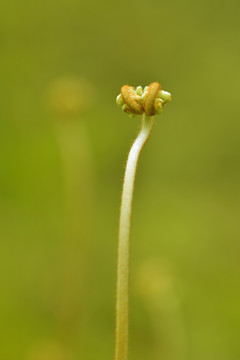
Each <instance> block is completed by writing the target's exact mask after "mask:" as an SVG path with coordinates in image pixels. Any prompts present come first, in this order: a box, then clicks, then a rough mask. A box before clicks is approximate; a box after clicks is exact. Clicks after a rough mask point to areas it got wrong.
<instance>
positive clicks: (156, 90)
mask: <svg viewBox="0 0 240 360" xmlns="http://www.w3.org/2000/svg"><path fill="white" fill-rule="evenodd" d="M171 99H172V96H171V94H170V93H169V92H167V91H164V90H161V85H160V84H159V83H158V82H155V83H152V84H150V85H149V86H145V87H144V89H143V88H142V87H141V86H137V87H136V88H134V87H132V86H128V85H124V86H123V87H122V88H121V93H120V94H119V95H118V96H117V99H116V103H117V105H119V106H121V108H122V110H123V111H124V112H126V113H127V114H128V115H129V116H130V117H132V118H133V117H135V116H137V115H140V114H143V113H144V112H145V113H146V115H148V116H154V115H156V114H160V113H161V112H162V111H163V106H164V105H165V104H167V103H168V102H170V101H171Z"/></svg>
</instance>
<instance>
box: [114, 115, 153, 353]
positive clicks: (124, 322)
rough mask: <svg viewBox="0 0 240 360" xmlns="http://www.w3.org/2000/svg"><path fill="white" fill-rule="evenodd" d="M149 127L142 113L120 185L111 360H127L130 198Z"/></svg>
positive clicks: (150, 119)
mask: <svg viewBox="0 0 240 360" xmlns="http://www.w3.org/2000/svg"><path fill="white" fill-rule="evenodd" d="M152 127H153V118H152V117H147V116H146V115H145V114H144V115H143V120H142V128H141V131H140V133H139V135H138V137H137V138H136V140H135V141H134V143H133V146H132V148H131V150H130V152H129V155H128V160H127V166H126V171H125V176H124V182H123V192H122V202H121V210H120V227H119V245H118V268H117V319H116V349H115V360H127V354H128V297H129V238H130V223H131V213H132V198H133V191H134V181H135V175H136V169H137V163H138V159H139V155H140V153H141V151H142V149H143V147H144V145H145V144H146V142H147V140H148V138H149V136H150V134H151V130H152Z"/></svg>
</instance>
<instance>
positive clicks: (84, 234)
mask: <svg viewBox="0 0 240 360" xmlns="http://www.w3.org/2000/svg"><path fill="white" fill-rule="evenodd" d="M90 92H91V87H90V85H89V84H88V82H87V81H86V80H83V79H78V78H75V77H62V78H59V79H58V80H57V81H55V82H54V83H53V84H52V86H51V88H50V101H51V105H52V106H51V107H52V109H53V111H54V113H55V116H56V118H55V124H54V129H55V133H56V138H57V141H58V145H59V151H60V156H61V165H62V175H63V180H64V181H63V184H64V188H63V191H64V205H65V206H64V212H65V214H64V218H65V223H64V238H63V246H62V254H61V259H60V268H59V277H60V279H59V298H58V299H57V300H56V307H57V327H58V332H59V336H60V340H61V341H63V344H64V345H65V346H66V347H68V348H69V351H70V352H71V351H72V344H74V343H75V341H74V340H75V338H76V336H78V337H79V333H80V334H81V338H79V339H78V340H77V341H76V343H78V344H79V343H81V345H80V348H81V351H82V348H83V339H82V337H83V335H84V330H83V328H84V325H83V324H84V321H83V317H84V316H86V302H85V300H84V299H85V298H86V292H87V291H86V282H85V277H86V273H87V270H86V267H87V263H88V254H89V251H88V247H89V243H90V241H89V240H90V228H91V226H90V218H91V211H92V189H93V169H92V154H91V142H90V139H89V135H88V131H87V128H86V125H85V123H84V121H83V119H82V115H81V113H82V109H83V108H84V107H85V106H86V104H87V101H89V98H90V99H92V97H91V96H90Z"/></svg>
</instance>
